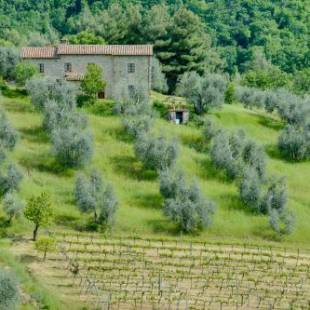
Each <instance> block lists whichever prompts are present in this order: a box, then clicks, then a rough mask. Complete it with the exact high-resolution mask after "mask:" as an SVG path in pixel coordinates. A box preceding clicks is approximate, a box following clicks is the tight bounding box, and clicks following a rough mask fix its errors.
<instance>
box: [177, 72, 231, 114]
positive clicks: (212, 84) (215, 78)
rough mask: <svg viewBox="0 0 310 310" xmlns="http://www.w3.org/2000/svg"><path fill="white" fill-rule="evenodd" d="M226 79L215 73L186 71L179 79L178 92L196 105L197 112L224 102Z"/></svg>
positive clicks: (218, 105)
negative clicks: (204, 73)
mask: <svg viewBox="0 0 310 310" xmlns="http://www.w3.org/2000/svg"><path fill="white" fill-rule="evenodd" d="M226 87H227V81H226V79H225V78H224V77H223V76H221V75H219V74H215V73H207V74H206V75H205V76H200V75H198V73H196V72H185V73H184V74H183V75H182V76H181V77H180V79H179V82H178V84H177V88H176V94H177V95H179V96H183V97H185V98H186V99H187V100H188V102H189V103H192V104H193V105H194V108H195V111H196V113H197V114H201V113H203V112H206V111H209V110H210V109H211V108H218V107H220V106H221V105H222V104H223V103H224V97H225V91H226Z"/></svg>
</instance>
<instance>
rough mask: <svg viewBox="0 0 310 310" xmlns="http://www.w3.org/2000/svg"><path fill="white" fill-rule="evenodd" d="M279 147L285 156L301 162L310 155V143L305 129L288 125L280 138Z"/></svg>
mask: <svg viewBox="0 0 310 310" xmlns="http://www.w3.org/2000/svg"><path fill="white" fill-rule="evenodd" d="M278 147H279V150H280V152H281V153H282V154H283V156H284V157H285V158H287V159H290V160H295V161H300V160H303V159H305V158H307V157H308V156H309V155H310V152H309V151H310V142H309V139H307V135H306V132H305V131H304V129H303V128H298V127H296V126H292V125H286V126H285V127H284V129H283V130H282V131H281V133H280V136H279V138H278Z"/></svg>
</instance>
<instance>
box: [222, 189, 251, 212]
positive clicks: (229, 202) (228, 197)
mask: <svg viewBox="0 0 310 310" xmlns="http://www.w3.org/2000/svg"><path fill="white" fill-rule="evenodd" d="M218 198H219V199H220V200H221V201H223V204H224V205H225V208H226V209H228V210H236V211H243V212H244V213H246V214H249V215H253V214H255V212H254V211H253V210H251V209H249V208H247V206H245V205H244V204H243V203H242V201H241V200H240V197H239V195H238V194H223V195H220V196H219V197H218Z"/></svg>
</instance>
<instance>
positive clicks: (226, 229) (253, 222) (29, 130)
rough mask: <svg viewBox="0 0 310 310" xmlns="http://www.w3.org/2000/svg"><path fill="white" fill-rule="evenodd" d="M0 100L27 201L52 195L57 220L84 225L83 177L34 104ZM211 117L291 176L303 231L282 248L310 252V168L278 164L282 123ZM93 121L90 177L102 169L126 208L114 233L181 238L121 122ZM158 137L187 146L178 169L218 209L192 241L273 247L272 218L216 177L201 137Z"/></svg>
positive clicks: (186, 133)
mask: <svg viewBox="0 0 310 310" xmlns="http://www.w3.org/2000/svg"><path fill="white" fill-rule="evenodd" d="M0 100H1V104H0V105H2V106H4V107H5V109H6V111H7V113H8V117H9V118H10V120H11V121H12V123H13V124H14V126H15V127H16V128H17V129H18V130H19V132H20V134H21V140H20V142H19V143H18V146H17V148H16V150H15V151H14V153H13V154H12V157H13V159H15V160H17V161H18V162H19V164H20V165H21V166H22V167H23V169H24V172H25V178H24V181H23V184H22V196H23V197H24V198H27V197H29V196H30V195H31V194H33V193H37V192H38V191H42V190H46V191H48V192H50V193H51V194H52V195H53V199H54V202H55V208H56V209H57V213H58V214H66V215H67V216H66V219H67V222H70V220H71V219H72V220H74V219H75V218H80V214H79V213H78V211H77V210H76V208H75V207H74V203H73V195H72V190H73V186H74V178H75V174H76V172H75V171H66V172H62V171H60V170H59V169H58V168H57V167H56V166H55V164H54V161H53V157H52V156H51V154H50V147H51V146H50V144H49V141H48V138H47V137H46V135H45V134H44V133H43V132H42V131H41V128H40V124H41V117H40V115H39V114H38V113H36V112H34V111H33V109H32V107H31V105H30V104H29V100H28V98H25V97H20V98H18V97H15V96H13V98H8V97H4V98H2V99H0ZM211 117H214V118H216V119H217V121H218V123H219V124H221V125H222V126H224V127H227V128H229V129H235V128H240V127H242V128H244V129H245V130H246V132H247V134H248V135H249V136H251V137H253V138H255V139H256V140H257V141H258V142H260V143H262V144H264V145H265V146H266V150H267V151H268V154H269V155H270V159H269V161H268V167H269V171H270V172H271V173H274V174H277V175H283V174H284V175H286V176H287V181H288V187H289V207H290V208H291V209H295V210H296V214H297V230H296V231H295V232H294V233H293V234H292V235H291V236H289V237H287V238H286V239H285V240H282V242H284V243H285V244H290V245H294V246H301V247H307V246H308V244H309V241H308V236H310V226H309V225H308V223H309V221H310V195H309V192H310V184H309V181H310V163H309V162H308V163H298V164H292V163H287V162H285V161H283V160H282V159H280V158H279V156H278V154H277V152H276V151H275V148H274V145H275V143H276V140H277V136H278V130H279V128H280V127H281V123H280V122H278V121H277V120H276V119H273V118H271V117H270V116H268V115H267V114H265V113H263V112H257V111H248V110H245V109H244V108H242V107H241V106H238V105H233V106H225V107H224V108H223V109H222V110H221V111H218V112H215V113H213V115H212V116H211ZM89 120H90V124H91V127H92V129H93V133H94V136H95V142H96V143H95V154H94V157H93V161H92V164H91V165H90V166H89V167H86V168H85V169H86V170H87V169H91V168H92V167H96V168H98V169H100V170H101V171H102V172H103V173H104V174H105V175H106V176H107V178H108V179H109V180H110V181H111V182H112V183H113V185H114V187H115V189H116V192H117V195H118V198H119V201H120V206H119V210H118V213H117V220H116V225H115V228H114V232H115V233H116V234H137V235H139V236H150V237H154V236H156V237H159V236H161V237H173V236H175V235H176V231H175V226H174V225H173V224H171V223H170V222H169V221H167V220H166V219H165V218H164V217H163V215H162V213H161V203H162V200H161V197H160V195H159V189H158V187H159V185H158V180H157V178H156V175H154V173H152V172H146V171H144V170H143V167H142V166H141V164H140V163H139V162H138V161H137V160H136V159H135V156H134V152H133V147H132V142H131V141H130V139H128V137H127V136H126V134H124V132H123V131H122V127H121V123H120V120H119V118H118V117H115V116H109V117H101V116H95V115H89ZM156 131H158V132H163V133H165V134H168V135H170V136H172V137H174V136H175V137H177V138H178V139H179V140H180V142H181V143H180V144H181V155H180V158H179V162H178V164H179V165H180V166H181V167H182V168H184V169H185V170H186V172H187V173H188V175H189V177H196V179H197V180H198V182H199V183H200V185H201V187H202V189H203V191H204V193H205V194H206V195H207V196H209V197H210V198H212V199H214V200H215V201H216V203H217V205H218V208H217V212H216V216H215V221H214V225H213V226H212V228H210V229H209V230H207V231H205V232H203V233H202V234H201V235H200V236H195V237H193V238H196V239H200V240H207V239H219V240H220V241H222V240H225V241H228V242H229V241H233V240H234V241H240V242H245V241H249V242H257V243H261V242H264V243H267V242H269V241H271V240H274V236H273V234H272V233H271V231H270V229H269V225H268V220H267V218H266V217H263V216H257V215H253V214H251V213H249V212H247V211H246V210H244V208H243V206H242V205H241V204H240V203H239V200H238V191H237V188H236V185H235V184H234V183H231V182H229V181H227V180H226V179H225V177H224V176H223V175H222V174H221V173H218V172H217V171H215V170H214V169H213V167H212V166H211V164H210V161H209V158H208V156H207V155H206V153H203V152H199V151H197V150H196V148H195V142H196V141H199V139H200V132H199V130H198V129H196V128H194V127H191V126H175V125H173V124H170V123H168V122H166V121H165V120H158V121H157V122H156ZM59 218H60V217H59V216H58V217H57V219H58V220H59ZM58 222H59V221H58ZM13 229H14V230H17V231H22V230H24V229H27V230H29V229H30V227H29V226H28V224H26V223H23V224H21V225H18V226H17V225H16V226H15V228H13ZM307 243H308V244H307Z"/></svg>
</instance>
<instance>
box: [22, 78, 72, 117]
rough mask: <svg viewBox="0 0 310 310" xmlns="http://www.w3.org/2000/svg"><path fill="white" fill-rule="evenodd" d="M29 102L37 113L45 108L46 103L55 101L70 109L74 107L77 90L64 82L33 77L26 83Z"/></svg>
mask: <svg viewBox="0 0 310 310" xmlns="http://www.w3.org/2000/svg"><path fill="white" fill-rule="evenodd" d="M26 90H27V92H28V93H29V95H30V98H31V102H32V104H33V105H34V106H35V108H36V109H38V110H39V111H43V110H44V108H46V107H47V105H46V102H47V101H49V100H55V101H56V102H58V103H59V104H63V105H66V106H68V107H71V108H72V109H73V108H74V107H75V106H76V96H77V88H76V86H74V85H72V84H70V83H69V82H67V81H65V80H60V81H55V80H53V79H52V78H49V77H33V78H32V79H30V80H28V81H27V82H26Z"/></svg>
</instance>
